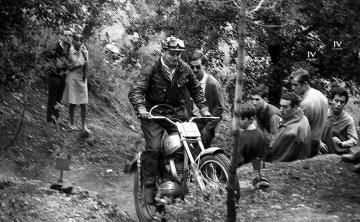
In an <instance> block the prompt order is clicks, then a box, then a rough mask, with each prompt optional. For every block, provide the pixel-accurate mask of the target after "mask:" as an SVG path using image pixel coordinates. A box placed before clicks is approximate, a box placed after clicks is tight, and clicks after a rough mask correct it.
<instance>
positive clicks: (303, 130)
mask: <svg viewBox="0 0 360 222" xmlns="http://www.w3.org/2000/svg"><path fill="white" fill-rule="evenodd" d="M299 102H300V101H299V98H298V97H297V96H296V95H295V94H293V93H286V94H284V95H282V96H281V100H280V111H281V117H282V119H283V120H282V122H281V123H280V127H279V129H278V132H277V134H276V135H275V137H274V140H273V141H272V142H271V144H270V152H269V154H268V157H267V160H268V161H271V162H289V161H294V160H298V159H305V158H309V157H310V156H311V130H310V125H309V122H308V119H307V118H306V116H305V115H304V113H303V111H302V110H301V109H300V107H299Z"/></svg>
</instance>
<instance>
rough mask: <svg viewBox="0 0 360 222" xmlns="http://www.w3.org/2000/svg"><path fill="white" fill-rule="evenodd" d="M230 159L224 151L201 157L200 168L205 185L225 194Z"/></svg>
mask: <svg viewBox="0 0 360 222" xmlns="http://www.w3.org/2000/svg"><path fill="white" fill-rule="evenodd" d="M229 167H230V160H229V159H228V158H227V157H226V156H225V155H224V154H222V153H217V154H212V155H206V156H204V157H202V158H201V159H200V164H199V169H200V172H201V176H202V178H203V181H204V183H205V186H206V187H208V188H212V189H215V190H217V191H218V192H219V193H221V194H223V193H225V192H226V189H225V188H226V185H227V181H228V179H229V174H228V172H229Z"/></svg>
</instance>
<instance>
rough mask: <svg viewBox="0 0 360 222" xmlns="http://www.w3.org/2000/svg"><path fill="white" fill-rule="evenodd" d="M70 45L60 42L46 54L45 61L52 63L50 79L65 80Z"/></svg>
mask: <svg viewBox="0 0 360 222" xmlns="http://www.w3.org/2000/svg"><path fill="white" fill-rule="evenodd" d="M69 49H70V44H68V43H66V42H62V41H58V42H57V43H56V45H55V46H54V47H53V48H52V49H50V50H48V51H46V52H45V53H44V56H45V59H46V61H47V62H49V63H50V71H49V77H52V78H62V79H63V78H65V75H62V73H63V72H64V71H65V70H66V69H67V59H68V56H69Z"/></svg>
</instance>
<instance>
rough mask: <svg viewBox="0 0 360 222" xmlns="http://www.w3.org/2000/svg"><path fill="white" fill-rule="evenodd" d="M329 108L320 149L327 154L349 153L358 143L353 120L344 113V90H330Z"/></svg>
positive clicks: (346, 100)
mask: <svg viewBox="0 0 360 222" xmlns="http://www.w3.org/2000/svg"><path fill="white" fill-rule="evenodd" d="M330 99H331V107H330V110H329V114H328V121H327V124H326V127H325V131H324V136H323V142H321V147H322V149H321V150H323V151H327V153H336V154H343V153H348V152H349V151H350V147H352V146H355V145H356V144H357V141H358V135H357V132H356V127H355V122H354V119H353V118H352V117H351V116H350V115H349V114H348V113H347V112H346V111H345V106H346V104H347V102H348V100H349V93H348V92H347V90H346V89H344V88H341V87H337V88H334V89H333V90H331V96H330Z"/></svg>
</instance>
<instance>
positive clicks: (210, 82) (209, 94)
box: [189, 75, 224, 130]
mask: <svg viewBox="0 0 360 222" xmlns="http://www.w3.org/2000/svg"><path fill="white" fill-rule="evenodd" d="M205 99H206V105H207V106H208V107H209V112H210V113H211V114H212V115H213V116H216V117H220V120H211V121H206V124H204V126H205V127H206V128H207V129H209V130H212V129H215V128H216V126H217V125H218V123H219V122H220V121H221V117H222V114H223V112H224V100H223V97H222V94H221V87H220V83H219V82H218V81H217V80H216V79H215V78H214V77H213V76H211V75H208V77H207V80H206V84H205ZM190 101H191V100H190ZM192 110H193V103H192V101H191V108H190V110H189V111H190V112H192ZM200 128H201V127H200Z"/></svg>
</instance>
